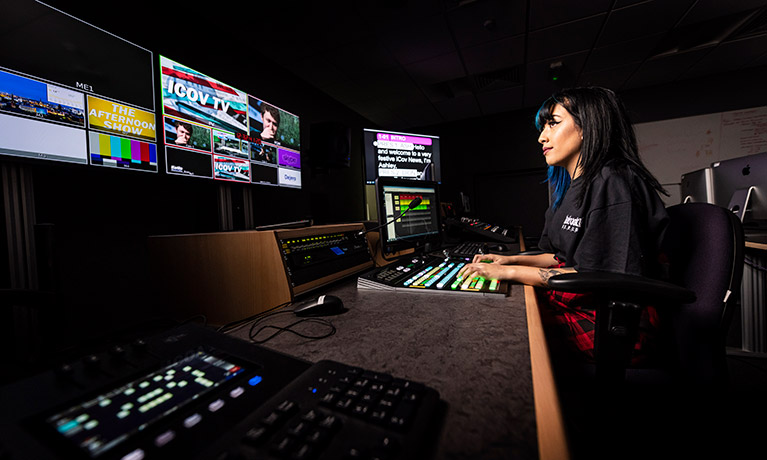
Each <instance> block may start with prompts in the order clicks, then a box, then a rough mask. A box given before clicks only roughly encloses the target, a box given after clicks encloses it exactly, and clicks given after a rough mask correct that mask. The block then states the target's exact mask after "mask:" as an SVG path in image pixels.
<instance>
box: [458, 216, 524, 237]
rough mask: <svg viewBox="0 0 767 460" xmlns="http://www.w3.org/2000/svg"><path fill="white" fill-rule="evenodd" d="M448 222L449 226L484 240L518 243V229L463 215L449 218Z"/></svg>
mask: <svg viewBox="0 0 767 460" xmlns="http://www.w3.org/2000/svg"><path fill="white" fill-rule="evenodd" d="M446 224H447V225H448V227H455V228H458V229H460V230H462V231H464V232H467V233H468V234H470V235H473V236H475V237H478V238H479V239H481V240H484V241H495V242H498V243H516V242H517V239H518V238H517V237H518V229H516V228H506V227H503V226H500V225H495V224H490V223H488V222H484V221H482V220H479V219H472V218H469V217H461V218H460V219H449V220H448V221H447V222H446Z"/></svg>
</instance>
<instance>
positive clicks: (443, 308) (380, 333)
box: [231, 278, 538, 459]
mask: <svg viewBox="0 0 767 460" xmlns="http://www.w3.org/2000/svg"><path fill="white" fill-rule="evenodd" d="M324 293H327V294H333V295H337V296H338V297H340V298H341V299H342V300H343V301H344V304H345V306H346V307H347V308H348V311H347V312H345V313H343V314H341V315H339V316H334V317H328V318H327V319H329V320H330V321H331V322H332V324H333V325H334V326H335V328H336V333H335V334H334V335H332V336H330V337H328V338H325V339H320V340H307V339H303V338H300V337H298V336H296V335H293V334H289V333H283V334H281V335H278V336H276V337H275V338H273V339H271V340H269V341H268V342H266V343H265V344H264V346H267V347H270V348H272V349H275V350H278V351H281V352H284V353H287V354H290V355H292V356H296V357H298V358H302V359H306V360H308V361H311V362H316V361H319V360H321V359H331V360H336V361H340V362H343V363H346V364H350V365H355V366H360V367H364V368H368V369H371V370H375V371H381V372H388V373H390V374H392V375H394V376H397V377H403V378H408V379H412V380H415V381H419V382H423V383H425V384H426V385H429V386H431V387H433V388H434V389H436V390H437V391H439V393H440V396H441V398H442V399H443V400H444V401H445V402H446V403H447V405H448V407H447V414H446V418H445V422H444V427H443V430H442V435H441V439H440V440H439V445H438V446H437V450H436V455H435V458H437V459H444V458H455V459H465V458H492V459H506V458H514V459H528V458H530V459H532V458H538V445H537V443H538V440H537V435H536V433H537V431H536V417H535V404H534V398H533V383H532V372H531V361H530V347H529V345H528V326H527V323H526V320H527V315H526V311H525V294H524V288H523V287H522V286H512V291H511V295H510V296H508V297H498V296H481V295H472V294H465V295H461V294H433V293H391V292H379V291H366V290H358V289H357V288H356V278H355V279H349V280H346V281H344V282H341V283H339V284H336V285H333V286H331V287H329V288H328V289H325V290H324ZM295 320H296V317H295V316H293V315H292V314H288V313H286V314H280V315H276V316H273V317H271V318H269V319H266V320H263V321H262V322H261V323H259V324H258V325H257V326H256V328H255V329H258V328H259V327H260V326H263V325H267V324H272V325H279V326H284V325H287V324H289V323H291V322H293V321H295ZM249 329H250V328H249V327H244V328H241V329H237V330H234V331H232V332H231V334H232V335H234V336H237V337H240V338H244V339H248V335H249ZM297 330H299V331H301V332H304V333H307V334H311V335H320V334H324V333H325V332H327V329H326V328H325V327H324V326H323V325H321V324H318V323H311V322H307V323H303V324H301V325H300V326H299V327H297ZM262 334H263V335H260V336H258V337H259V338H265V337H267V336H268V335H270V332H269V331H264V332H263V333H262Z"/></svg>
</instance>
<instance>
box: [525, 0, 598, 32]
mask: <svg viewBox="0 0 767 460" xmlns="http://www.w3.org/2000/svg"><path fill="white" fill-rule="evenodd" d="M611 3H612V0H589V1H587V2H572V1H562V0H536V1H532V2H530V30H531V31H534V30H538V29H543V28H546V27H550V26H553V25H557V24H564V23H568V22H572V21H576V20H579V19H583V18H587V17H589V16H594V15H597V14H601V13H605V12H607V11H609V9H610V5H611Z"/></svg>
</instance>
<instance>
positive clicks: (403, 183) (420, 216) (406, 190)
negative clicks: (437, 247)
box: [376, 177, 441, 254]
mask: <svg viewBox="0 0 767 460" xmlns="http://www.w3.org/2000/svg"><path fill="white" fill-rule="evenodd" d="M376 196H377V199H378V222H379V224H380V225H383V227H381V230H380V232H381V238H380V241H381V244H382V249H383V252H384V253H385V254H386V253H392V252H396V251H399V250H402V249H409V248H420V247H422V246H426V245H427V244H428V243H435V242H438V241H439V239H440V235H441V234H440V222H439V195H438V185H437V183H436V182H427V181H412V180H407V179H394V178H384V177H379V178H378V179H377V180H376ZM416 199H420V200H421V202H420V203H419V204H418V205H417V206H415V207H411V203H412V202H413V201H414V200H416ZM384 224H385V225H384Z"/></svg>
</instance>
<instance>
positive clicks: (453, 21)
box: [447, 0, 527, 48]
mask: <svg viewBox="0 0 767 460" xmlns="http://www.w3.org/2000/svg"><path fill="white" fill-rule="evenodd" d="M447 18H448V23H449V24H450V29H451V30H452V31H453V36H454V37H455V41H456V43H457V44H458V47H459V48H465V47H467V46H474V45H478V44H480V43H485V42H489V41H494V40H499V39H502V38H505V37H510V36H514V35H520V34H523V33H524V32H525V22H526V20H527V2H526V1H525V0H492V1H488V0H485V1H479V2H472V3H467V4H465V5H464V6H461V7H459V8H454V9H451V10H450V11H448V13H447Z"/></svg>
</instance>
